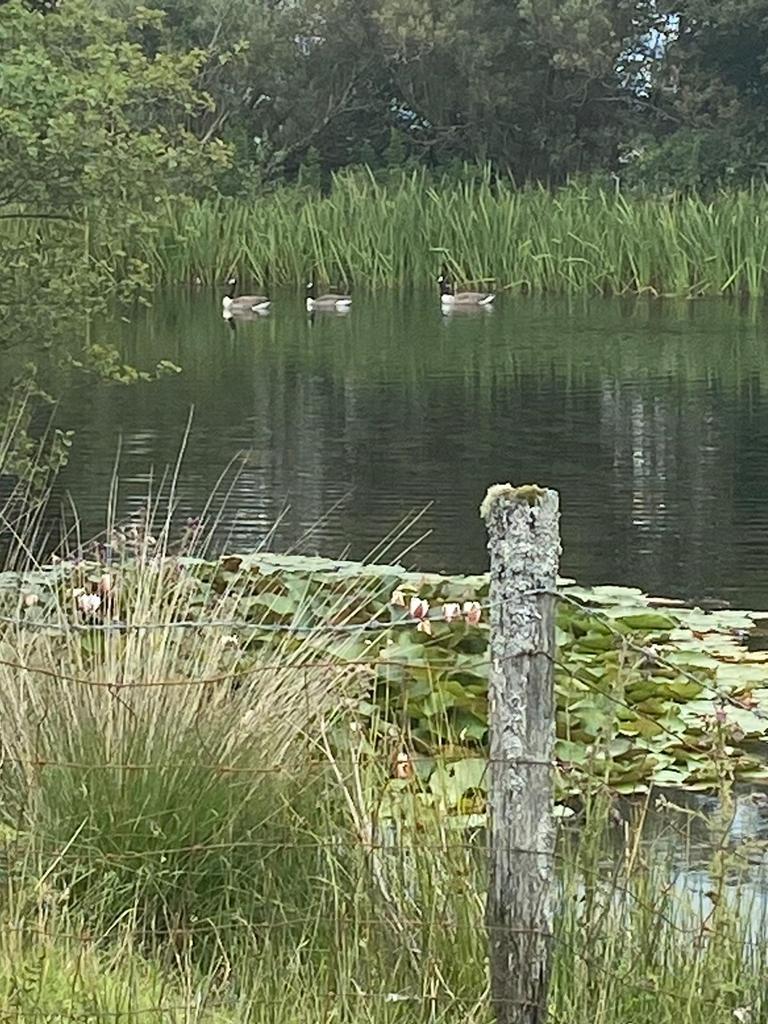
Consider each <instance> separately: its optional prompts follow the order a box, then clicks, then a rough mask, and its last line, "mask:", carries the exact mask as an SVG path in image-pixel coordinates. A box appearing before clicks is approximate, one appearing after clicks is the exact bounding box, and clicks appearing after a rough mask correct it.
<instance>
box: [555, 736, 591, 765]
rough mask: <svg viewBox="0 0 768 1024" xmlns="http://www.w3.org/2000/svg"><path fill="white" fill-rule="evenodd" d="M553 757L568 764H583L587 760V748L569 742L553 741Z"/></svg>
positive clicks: (580, 744)
mask: <svg viewBox="0 0 768 1024" xmlns="http://www.w3.org/2000/svg"><path fill="white" fill-rule="evenodd" d="M555 756H556V757H558V758H559V759H560V760H561V761H565V762H567V763H569V764H584V762H585V761H586V760H587V756H588V755H587V748H586V747H585V746H584V744H583V743H574V742H572V741H571V740H556V741H555Z"/></svg>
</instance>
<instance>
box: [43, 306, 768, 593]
mask: <svg viewBox="0 0 768 1024" xmlns="http://www.w3.org/2000/svg"><path fill="white" fill-rule="evenodd" d="M765 327H766V320H765V316H764V314H763V312H762V311H761V310H760V309H759V308H755V307H750V308H740V307H738V306H736V305H733V304H727V303H725V302H718V301H706V302H704V301H702V302H696V303H671V302H669V303H668V302H660V301H651V300H645V299H640V300H638V299H634V300H627V301H614V300H600V299H595V300H590V301H577V302H573V301H570V302H569V301H567V300H540V299H531V298H512V297H506V296H502V297H500V299H499V302H498V305H497V308H495V309H494V310H493V311H491V312H488V313H478V314H476V315H453V316H447V317H446V316H443V315H441V312H440V309H439V305H438V303H437V302H436V297H435V295H434V294H432V293H423V294H419V293H407V294H401V295H396V294H387V293H385V294H381V295H378V296H376V297H366V296H364V295H356V297H355V303H354V307H353V309H352V311H351V312H350V314H349V315H347V316H337V315H333V314H332V315H327V314H325V315H320V314H318V315H317V316H316V317H315V319H314V320H313V321H310V319H309V318H308V316H307V314H306V312H305V311H304V309H303V303H302V299H301V298H300V297H299V296H298V295H296V294H284V295H278V296H277V297H276V298H275V302H274V306H273V311H272V313H271V315H270V316H268V317H263V318H261V317H259V318H256V319H255V320H253V321H249V322H242V323H238V324H237V326H236V328H235V329H233V328H232V325H231V324H228V323H227V322H225V321H224V320H223V319H222V316H221V307H220V296H219V295H218V294H217V293H213V292H210V291H202V290H201V291H197V292H189V291H179V292H174V293H170V292H169V293H165V294H159V295H157V296H156V300H155V302H154V306H153V308H152V309H150V310H146V311H145V310H140V311H138V312H137V313H136V314H135V315H133V316H132V317H131V319H130V321H122V320H116V322H115V323H112V324H109V323H104V324H100V325H99V324H97V325H95V326H94V335H101V336H102V337H103V338H104V340H108V341H117V342H118V343H119V345H120V347H121V349H122V350H123V352H124V353H125V357H126V359H128V360H129V361H131V362H134V363H135V364H137V365H139V366H141V367H144V368H149V367H150V366H152V365H153V364H154V363H156V362H157V361H158V360H161V359H168V360H171V361H173V362H174V363H177V364H178V365H180V366H181V367H182V373H181V374H179V375H178V376H172V377H169V378H167V379H164V380H161V381H159V382H155V383H151V384H140V385H137V386H131V387H115V386H94V385H93V384H89V385H81V386H73V387H71V388H70V389H69V390H68V391H67V392H66V393H65V394H64V396H63V399H62V401H61V404H60V406H59V409H58V413H57V419H58V422H59V423H60V425H62V426H65V427H69V428H73V429H74V430H75V431H76V436H75V442H74V450H73V454H72V459H71V461H70V464H69V466H68V467H67V468H66V470H65V471H64V473H63V474H62V477H61V480H60V482H59V486H58V490H57V502H58V504H57V505H56V507H59V506H61V507H63V506H65V505H66V504H67V503H68V502H69V501H70V499H71V502H72V504H73V506H74V507H75V508H76V509H77V511H78V515H79V517H80V520H81V530H82V533H83V534H84V535H86V536H87V535H90V534H94V533H96V532H97V531H98V530H100V529H102V528H103V526H104V522H105V509H106V507H107V504H108V495H109V489H110V481H111V479H112V475H113V472H114V470H115V466H116V465H117V466H118V470H119V478H120V485H119V492H118V498H117V506H118V514H119V515H120V516H125V515H128V514H130V513H131V512H135V511H136V510H137V509H138V508H139V507H140V506H141V505H143V504H144V503H145V502H146V498H147V494H148V493H149V492H150V491H154V492H155V493H156V492H157V490H158V486H159V481H160V479H161V477H162V475H163V473H164V472H166V471H167V469H168V467H172V466H173V465H174V464H175V463H176V461H177V458H178V455H179V451H180V448H181V446H182V442H183V438H184V435H185V431H186V428H187V423H188V421H189V419H190V414H191V429H190V432H189V437H188V439H187V443H186V446H185V451H184V456H183V459H182V462H181V467H180V470H179V473H178V486H177V490H176V500H177V506H178V507H177V511H176V514H177V515H178V517H179V519H180V520H182V519H184V518H186V517H187V516H195V515H198V514H199V513H200V511H201V510H202V509H203V507H204V505H205V503H206V500H207V499H208V497H209V496H210V494H211V493H212V491H214V490H215V489H216V487H217V482H218V481H219V479H220V476H221V474H222V473H223V472H224V471H225V470H227V467H229V470H228V472H227V474H226V480H225V482H224V483H223V484H220V485H219V494H220V497H221V499H222V500H221V501H220V502H218V503H215V508H216V514H217V515H218V526H217V543H218V544H219V545H220V546H227V547H229V548H231V549H240V550H245V549H252V548H254V547H255V546H257V545H259V544H261V543H264V541H265V538H267V537H269V536H270V533H271V531H274V533H273V536H272V541H271V543H272V546H273V547H274V548H276V549H277V550H287V549H292V550H296V549H298V550H302V551H313V552H319V553H322V554H325V555H331V556H337V555H339V554H340V553H342V552H345V553H347V554H349V555H350V556H351V557H355V558H357V557H362V556H366V555H368V554H369V553H371V552H372V551H374V550H375V549H377V546H379V545H380V544H381V542H382V540H383V539H384V538H385V537H386V536H388V535H390V534H391V533H392V531H393V530H396V529H397V528H398V524H400V523H401V522H402V521H403V520H404V519H408V517H409V516H413V515H414V514H416V513H418V512H420V511H422V510H424V509H425V508H426V511H424V513H423V515H422V516H421V518H420V519H419V521H418V523H416V524H413V525H412V526H411V527H410V528H409V529H408V530H406V532H405V534H404V535H402V536H400V537H399V538H398V539H393V540H392V541H391V543H390V546H389V549H388V551H387V552H385V553H384V557H389V558H395V557H396V556H398V555H400V554H401V552H402V551H403V550H404V549H406V548H407V547H408V546H409V545H410V544H415V547H413V548H412V550H410V551H409V553H408V554H407V555H406V556H405V559H404V561H405V562H406V563H407V564H408V565H409V566H415V567H417V568H420V569H428V570H439V571H450V572H461V571H478V570H483V569H484V568H485V567H486V564H487V562H486V552H485V547H484V531H483V527H482V524H481V522H480V519H479V517H478V506H479V504H480V501H481V500H482V498H483V496H484V494H485V490H486V487H487V486H488V485H489V484H490V483H493V482H497V481H507V480H511V481H513V482H531V481H535V482H538V483H540V484H546V485H549V486H552V487H556V488H558V489H559V491H560V493H561V497H562V509H563V523H562V531H563V546H564V552H563V562H562V569H563V572H564V573H566V574H568V575H571V576H574V577H576V578H578V580H579V581H580V582H583V583H600V582H621V583H625V584H633V585H637V586H640V587H643V588H644V589H646V590H648V591H651V592H653V593H656V594H663V595H665V596H682V597H686V598H689V599H696V600H703V599H714V600H724V601H729V602H731V603H732V604H736V605H740V606H749V607H752V608H764V607H768V543H767V541H768V532H767V531H768V508H767V505H766V498H768V386H764V385H766V372H767V371H768V355H767V354H766V353H767V350H768V342H767V341H766V336H765V335H766V331H765ZM225 491H226V492H227V498H226V501H224V500H223V497H224V492H225ZM427 506H428V507H427ZM52 514H53V513H52ZM56 514H58V513H56ZM276 523H277V526H275V524H276ZM425 533H427V534H428V535H427V536H423V535H424V534H425ZM420 538H421V539H420ZM417 541H418V543H416V542H417Z"/></svg>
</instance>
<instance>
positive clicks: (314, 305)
mask: <svg viewBox="0 0 768 1024" xmlns="http://www.w3.org/2000/svg"><path fill="white" fill-rule="evenodd" d="M351 305H352V296H351V295H337V294H336V293H335V292H326V293H325V295H317V294H316V288H315V282H314V280H312V281H310V282H309V283H308V284H307V312H308V313H312V312H313V311H314V310H326V309H327V310H335V311H336V312H337V313H345V312H346V311H347V310H348V309H349V308H350V306H351Z"/></svg>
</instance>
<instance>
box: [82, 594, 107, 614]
mask: <svg viewBox="0 0 768 1024" xmlns="http://www.w3.org/2000/svg"><path fill="white" fill-rule="evenodd" d="M77 607H78V608H79V609H80V611H81V612H82V613H83V615H93V614H94V612H97V611H98V610H99V608H101V598H100V597H99V595H98V594H80V596H79V597H78V598H77Z"/></svg>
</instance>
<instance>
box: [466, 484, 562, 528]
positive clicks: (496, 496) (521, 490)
mask: <svg viewBox="0 0 768 1024" xmlns="http://www.w3.org/2000/svg"><path fill="white" fill-rule="evenodd" d="M547 493H548V492H547V489H546V488H545V487H539V485H538V484H523V485H522V486H521V487H513V486H512V484H493V486H492V487H489V488H488V492H487V494H486V495H485V498H484V499H483V503H482V505H481V506H480V515H481V517H482V518H483V519H486V520H487V519H488V516H489V515H490V514H491V510H492V509H493V506H494V505H495V504H496V502H497V501H508V502H512V503H514V504H517V505H529V506H531V507H532V506H534V505H538V504H539V501H540V500H541V499H542V498H544V497H546V495H547Z"/></svg>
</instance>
